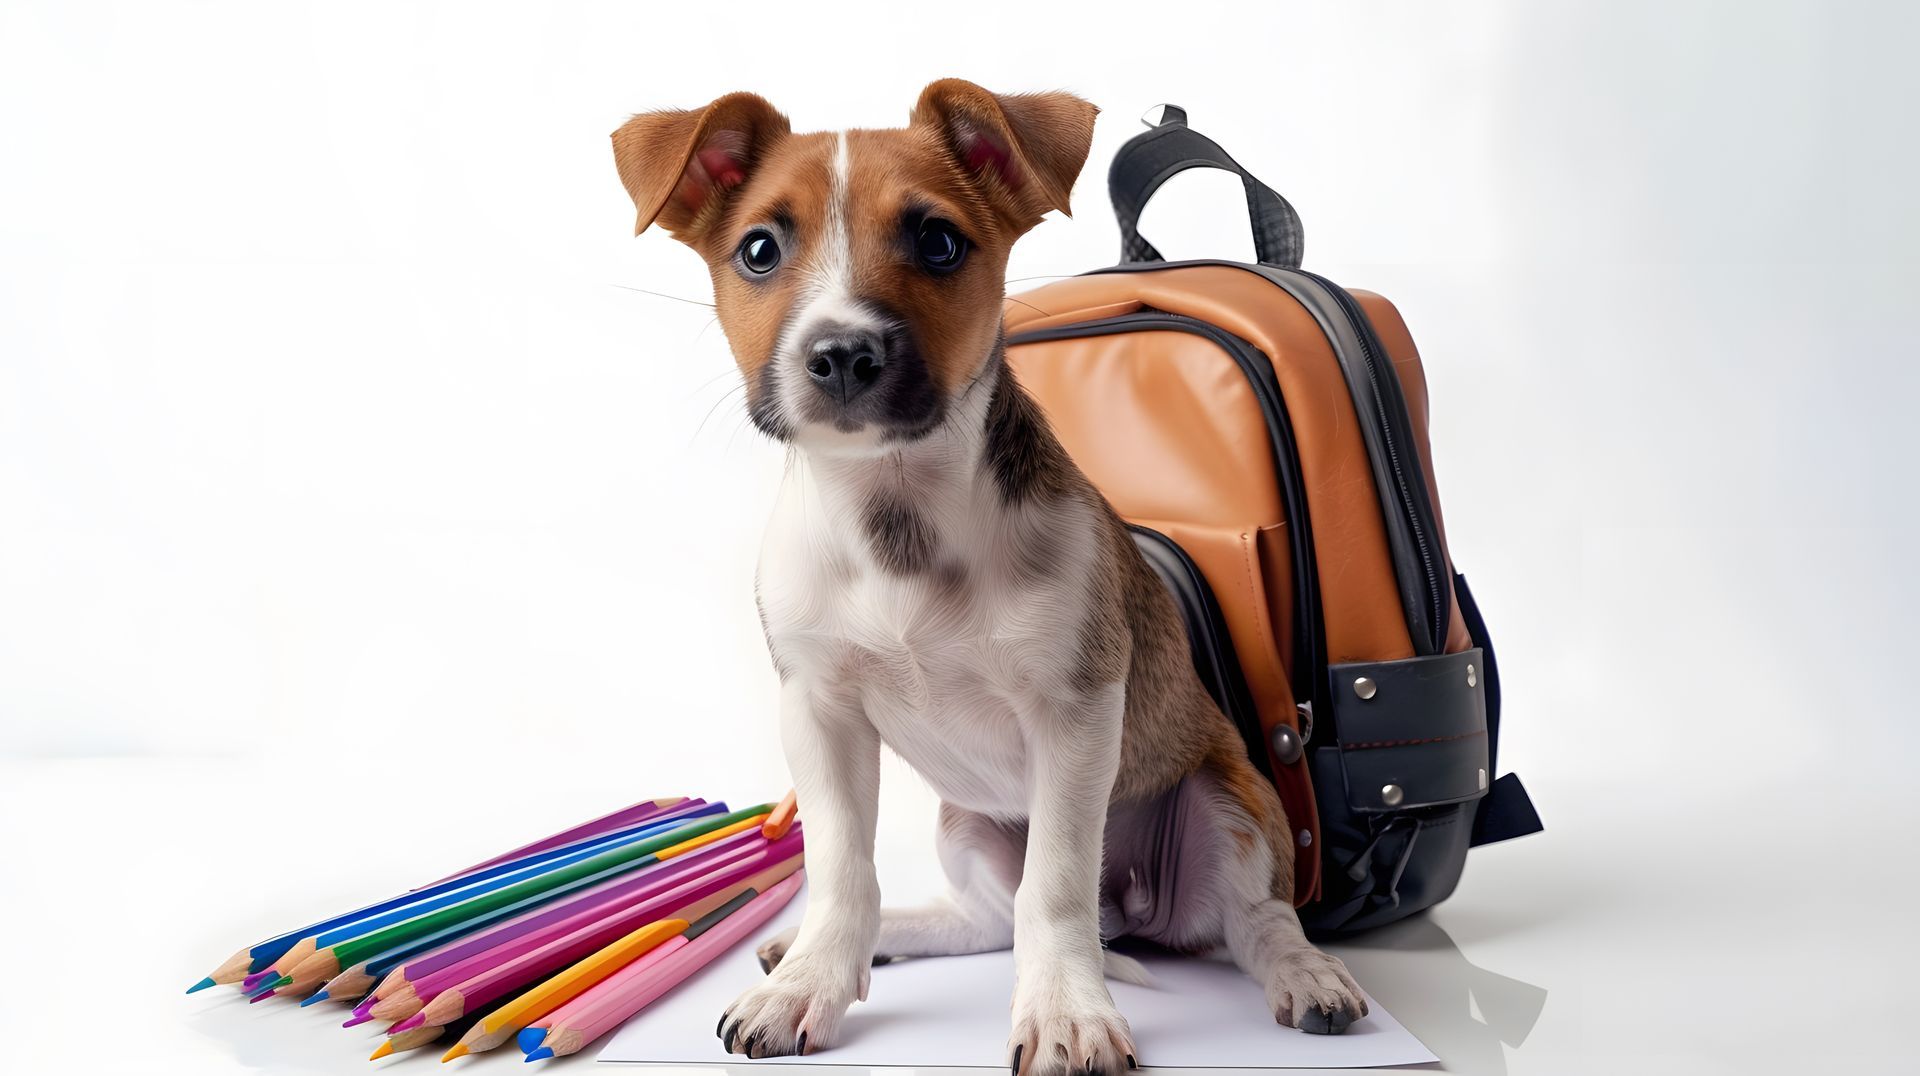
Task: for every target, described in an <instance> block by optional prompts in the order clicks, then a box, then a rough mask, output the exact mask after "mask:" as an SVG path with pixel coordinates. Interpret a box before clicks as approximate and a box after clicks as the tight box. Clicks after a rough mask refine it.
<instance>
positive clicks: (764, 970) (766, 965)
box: [760, 956, 773, 975]
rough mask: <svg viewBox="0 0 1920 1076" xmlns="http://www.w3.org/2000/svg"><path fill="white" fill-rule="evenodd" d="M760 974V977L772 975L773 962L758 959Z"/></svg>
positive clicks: (764, 958)
mask: <svg viewBox="0 0 1920 1076" xmlns="http://www.w3.org/2000/svg"><path fill="white" fill-rule="evenodd" d="M760 974H762V975H772V974H773V962H772V961H770V960H768V959H767V958H766V957H764V956H763V957H761V958H760Z"/></svg>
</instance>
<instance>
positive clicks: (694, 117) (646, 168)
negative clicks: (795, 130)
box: [613, 93, 791, 243]
mask: <svg viewBox="0 0 1920 1076" xmlns="http://www.w3.org/2000/svg"><path fill="white" fill-rule="evenodd" d="M790 130H791V128H789V126H788V125H787V118H786V117H785V116H783V115H781V114H780V112H779V110H778V109H776V108H774V107H773V105H771V104H769V103H768V102H767V99H766V98H764V97H761V96H759V95H758V94H751V93H730V94H728V95H726V96H725V97H722V98H720V99H718V100H716V101H714V102H713V103H712V104H709V105H707V106H706V107H705V108H696V109H690V110H680V109H674V110H669V111H665V112H642V113H640V114H639V115H638V116H635V117H633V118H632V119H630V120H628V121H627V122H626V123H624V124H622V125H621V127H620V129H619V130H617V131H615V132H613V163H614V165H615V166H616V167H618V168H619V169H620V182H621V183H623V184H625V185H626V188H627V193H628V194H629V195H632V196H633V205H634V208H635V209H636V210H638V211H639V214H640V215H639V218H638V220H637V222H636V223H635V224H634V226H633V234H635V235H639V234H640V233H641V232H644V231H646V230H647V226H648V225H650V224H652V223H653V222H654V221H656V220H657V221H659V222H660V223H661V224H662V225H663V226H665V227H666V229H667V230H668V231H670V232H672V233H673V235H674V238H676V239H680V240H682V241H684V242H688V243H693V242H696V241H697V240H698V238H699V234H700V230H701V228H702V227H703V226H704V225H705V224H707V223H710V222H711V221H712V220H713V219H715V214H716V213H717V211H718V209H719V207H720V206H721V205H723V204H724V203H725V201H726V196H727V194H728V192H730V191H732V190H733V188H735V187H738V186H739V185H740V184H742V183H744V182H746V179H747V176H748V175H749V174H750V173H751V172H752V171H753V168H754V166H755V165H756V164H758V163H759V161H760V159H761V157H763V156H764V155H765V154H766V151H767V148H768V147H769V146H771V145H772V144H773V143H774V142H775V141H777V140H779V139H781V138H785V137H786V136H787V134H788V132H789V131H790Z"/></svg>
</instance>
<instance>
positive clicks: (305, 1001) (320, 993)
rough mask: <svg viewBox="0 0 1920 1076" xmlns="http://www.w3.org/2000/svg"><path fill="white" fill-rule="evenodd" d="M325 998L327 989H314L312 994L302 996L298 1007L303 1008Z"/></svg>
mask: <svg viewBox="0 0 1920 1076" xmlns="http://www.w3.org/2000/svg"><path fill="white" fill-rule="evenodd" d="M325 1000H327V991H326V989H325V988H324V987H323V988H321V989H319V990H316V991H314V994H313V996H312V997H309V998H302V999H301V1001H300V1007H301V1008H303V1009H304V1008H306V1007H307V1006H309V1005H317V1004H319V1003H320V1002H323V1001H325Z"/></svg>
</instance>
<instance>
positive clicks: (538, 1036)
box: [515, 1027, 547, 1053]
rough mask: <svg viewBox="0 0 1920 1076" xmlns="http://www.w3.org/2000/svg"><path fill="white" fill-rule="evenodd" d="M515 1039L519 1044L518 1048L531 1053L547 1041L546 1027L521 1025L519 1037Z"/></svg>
mask: <svg viewBox="0 0 1920 1076" xmlns="http://www.w3.org/2000/svg"><path fill="white" fill-rule="evenodd" d="M515 1041H516V1042H518V1043H519V1044H520V1049H522V1050H524V1051H526V1052H527V1053H532V1052H534V1051H535V1050H537V1049H539V1048H540V1044H541V1043H543V1042H545V1041H547V1029H546V1028H544V1027H523V1028H521V1029H520V1037H519V1038H518V1039H516V1040H515Z"/></svg>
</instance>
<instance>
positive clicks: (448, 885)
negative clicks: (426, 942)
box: [187, 800, 726, 994]
mask: <svg viewBox="0 0 1920 1076" xmlns="http://www.w3.org/2000/svg"><path fill="white" fill-rule="evenodd" d="M708 806H713V807H717V808H718V811H719V812H720V813H724V812H725V810H726V805H725V804H724V803H722V804H713V805H708V804H707V803H706V802H705V801H704V800H690V801H685V802H682V803H680V804H678V805H676V806H674V807H671V808H663V809H658V810H656V811H655V812H654V813H653V814H652V815H647V816H644V817H642V818H636V819H634V820H633V821H632V822H630V823H627V825H629V826H632V825H637V824H639V823H640V822H643V821H653V822H660V821H666V820H668V819H670V818H675V817H687V816H692V815H693V813H694V812H696V811H699V810H701V809H702V808H704V807H708ZM615 813H616V814H618V813H619V812H615ZM579 828H580V827H578V826H576V827H574V829H576V830H577V829H579ZM561 835H562V834H555V836H561ZM591 839H592V838H591V837H586V838H576V839H574V840H573V841H570V842H567V843H566V844H564V845H558V846H554V847H551V848H545V849H542V850H540V851H538V852H534V853H530V854H529V855H527V856H521V857H517V858H515V859H512V860H507V861H500V862H493V863H489V864H486V865H484V866H479V867H475V868H469V869H468V870H466V871H463V872H461V873H460V874H457V875H451V876H449V877H447V878H443V879H441V880H440V881H438V882H434V883H430V884H428V885H427V886H424V887H422V888H419V889H412V890H409V891H407V892H405V893H402V894H400V895H399V896H395V897H389V898H388V899H386V900H383V901H377V902H375V903H373V904H369V905H367V906H366V907H364V908H358V909H355V910H354V911H351V912H345V913H343V914H340V915H336V916H333V917H331V918H328V919H323V920H321V921H319V922H317V923H310V924H308V925H307V926H304V927H301V928H300V929H298V930H290V931H287V932H286V933H284V934H278V935H275V936H274V937H271V938H268V939H267V940H265V941H262V942H258V943H255V944H254V945H251V946H248V947H247V948H245V949H241V950H240V951H238V952H236V953H234V954H233V955H232V956H230V957H228V958H227V959H226V960H225V961H224V962H222V963H221V964H220V966H219V967H217V968H215V969H214V970H213V971H212V973H210V974H209V975H207V976H206V977H205V978H204V979H202V980H201V981H200V982H197V983H195V984H193V986H191V987H189V988H188V989H187V993H189V994H191V993H193V992H195V991H197V990H204V989H206V988H207V987H209V986H213V985H215V984H218V983H231V982H240V981H241V980H243V979H244V978H246V977H248V976H249V975H250V974H258V973H261V972H264V971H265V970H267V968H268V966H269V965H271V964H273V963H274V962H275V961H277V960H279V959H280V958H281V957H282V956H284V955H285V954H286V953H287V952H288V951H289V950H291V949H292V948H293V947H294V946H295V945H296V944H298V943H299V942H300V941H301V940H302V939H305V938H310V937H313V936H315V935H317V934H320V933H322V932H323V931H327V930H332V929H334V928H336V927H339V926H342V925H345V924H347V923H351V922H355V921H357V920H361V919H365V918H367V917H369V916H372V915H377V914H379V913H381V912H384V911H388V910H391V909H393V908H398V907H402V906H404V905H408V904H413V903H416V902H417V901H419V900H421V899H423V898H426V897H429V896H432V895H434V894H437V893H440V892H445V891H447V890H449V889H455V888H460V887H462V886H465V885H471V884H473V883H474V882H477V881H483V880H485V879H486V878H488V877H493V876H497V875H499V874H504V873H508V872H510V871H512V870H514V869H517V868H520V867H525V866H528V865H530V863H531V862H536V861H537V860H535V858H534V857H537V856H545V857H547V858H555V857H557V856H559V855H562V854H564V853H565V851H566V850H567V848H568V847H570V846H574V845H578V844H580V843H581V841H582V840H591ZM536 843H538V842H536ZM296 963H297V961H296ZM291 966H292V965H288V967H291Z"/></svg>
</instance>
